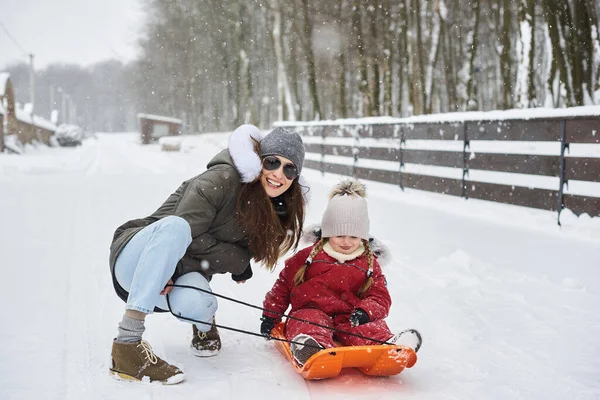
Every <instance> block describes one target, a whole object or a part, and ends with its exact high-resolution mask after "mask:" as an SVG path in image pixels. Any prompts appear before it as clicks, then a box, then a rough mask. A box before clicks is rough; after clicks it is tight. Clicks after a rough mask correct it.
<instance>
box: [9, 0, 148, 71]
mask: <svg viewBox="0 0 600 400" xmlns="http://www.w3.org/2000/svg"><path fill="white" fill-rule="evenodd" d="M141 3H142V0H0V22H1V23H2V24H3V25H4V27H5V28H6V29H7V30H8V31H9V33H10V34H11V35H12V36H13V37H14V38H15V39H16V40H17V42H18V43H19V44H20V45H21V46H22V47H23V49H24V50H25V51H26V52H28V53H34V54H35V66H36V68H43V67H45V66H47V65H48V64H51V63H53V62H65V63H77V64H81V65H89V64H92V63H94V62H96V61H100V60H105V59H108V58H117V59H120V60H123V61H128V60H131V59H132V58H133V57H134V56H135V54H136V52H137V47H136V39H137V36H138V33H139V32H140V29H141V27H142V24H143V13H142V11H141ZM18 61H28V57H27V56H26V55H25V54H24V53H23V51H21V50H20V49H19V47H17V46H16V45H15V44H14V43H13V42H12V41H11V40H10V39H9V38H8V36H7V35H6V32H4V30H3V29H2V28H1V27H0V71H1V70H2V69H3V68H4V67H5V66H6V65H7V64H9V63H13V62H18Z"/></svg>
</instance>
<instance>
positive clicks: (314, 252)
mask: <svg viewBox="0 0 600 400" xmlns="http://www.w3.org/2000/svg"><path fill="white" fill-rule="evenodd" d="M325 243H327V239H319V241H318V242H317V244H315V247H313V249H312V251H311V252H310V254H309V256H308V258H307V259H306V262H305V263H304V265H303V266H302V267H301V268H300V269H299V270H298V271H297V272H296V275H294V286H298V285H299V284H301V283H303V282H304V275H305V274H306V270H307V269H308V267H309V266H310V263H311V262H312V260H313V258H314V256H316V255H317V253H318V252H320V251H321V249H322V248H323V246H325Z"/></svg>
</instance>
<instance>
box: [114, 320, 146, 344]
mask: <svg viewBox="0 0 600 400" xmlns="http://www.w3.org/2000/svg"><path fill="white" fill-rule="evenodd" d="M145 330H146V328H145V327H144V320H143V319H133V318H129V317H128V316H127V315H123V319H122V320H121V322H119V333H118V335H117V338H116V339H115V342H117V343H137V342H139V341H140V340H142V334H143V333H144V331H145Z"/></svg>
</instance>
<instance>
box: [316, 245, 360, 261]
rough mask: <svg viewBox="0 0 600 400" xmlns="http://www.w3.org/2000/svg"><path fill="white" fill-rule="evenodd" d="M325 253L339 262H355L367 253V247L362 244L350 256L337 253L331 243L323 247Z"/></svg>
mask: <svg viewBox="0 0 600 400" xmlns="http://www.w3.org/2000/svg"><path fill="white" fill-rule="evenodd" d="M323 251H324V252H325V253H327V254H328V255H330V256H331V257H333V258H335V259H336V260H337V261H338V262H341V263H345V262H346V261H350V260H354V259H355V258H357V257H359V256H360V255H362V253H364V252H365V246H363V244H362V243H361V244H360V245H359V246H358V247H357V248H356V250H354V251H353V252H352V253H350V254H344V253H340V252H339V251H335V250H334V249H333V247H331V244H330V243H329V242H327V243H325V245H324V246H323Z"/></svg>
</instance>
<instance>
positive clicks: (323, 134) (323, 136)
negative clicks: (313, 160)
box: [321, 126, 325, 176]
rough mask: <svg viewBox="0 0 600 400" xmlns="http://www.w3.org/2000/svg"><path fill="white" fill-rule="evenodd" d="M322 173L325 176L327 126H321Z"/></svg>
mask: <svg viewBox="0 0 600 400" xmlns="http://www.w3.org/2000/svg"><path fill="white" fill-rule="evenodd" d="M321 175H323V176H325V127H324V126H323V127H321Z"/></svg>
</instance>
